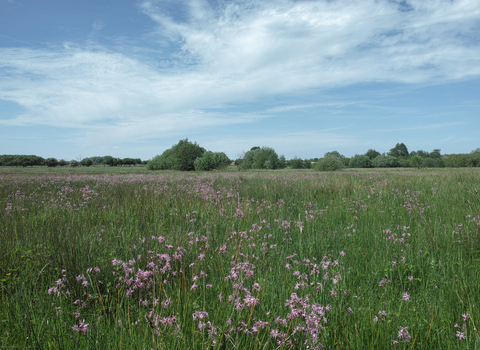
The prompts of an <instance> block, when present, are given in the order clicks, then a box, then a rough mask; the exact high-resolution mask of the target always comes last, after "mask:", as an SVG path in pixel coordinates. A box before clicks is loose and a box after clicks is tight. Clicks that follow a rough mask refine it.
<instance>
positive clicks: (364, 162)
mask: <svg viewBox="0 0 480 350" xmlns="http://www.w3.org/2000/svg"><path fill="white" fill-rule="evenodd" d="M348 165H349V167H350V168H371V167H373V165H372V161H371V160H370V158H368V156H366V155H361V154H356V155H355V156H354V157H352V158H350V162H349V163H348Z"/></svg>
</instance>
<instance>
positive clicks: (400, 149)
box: [388, 143, 408, 158]
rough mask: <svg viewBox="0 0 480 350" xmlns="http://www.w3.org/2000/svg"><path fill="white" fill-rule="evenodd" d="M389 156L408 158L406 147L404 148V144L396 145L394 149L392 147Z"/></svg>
mask: <svg viewBox="0 0 480 350" xmlns="http://www.w3.org/2000/svg"><path fill="white" fill-rule="evenodd" d="M388 155H389V156H392V157H397V158H398V157H404V158H406V157H408V149H407V146H405V144H404V143H397V144H396V145H395V147H393V148H392V149H391V150H390V151H389V152H388Z"/></svg>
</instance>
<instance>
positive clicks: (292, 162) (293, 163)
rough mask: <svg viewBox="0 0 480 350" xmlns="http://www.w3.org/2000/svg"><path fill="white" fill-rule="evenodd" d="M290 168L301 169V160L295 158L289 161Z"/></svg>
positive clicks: (302, 166)
mask: <svg viewBox="0 0 480 350" xmlns="http://www.w3.org/2000/svg"><path fill="white" fill-rule="evenodd" d="M290 168H292V169H303V168H304V165H303V160H302V158H297V156H295V157H294V158H293V159H292V160H290Z"/></svg>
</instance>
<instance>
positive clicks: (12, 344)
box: [0, 167, 480, 349]
mask: <svg viewBox="0 0 480 350" xmlns="http://www.w3.org/2000/svg"><path fill="white" fill-rule="evenodd" d="M104 170H107V168H104ZM104 170H102V169H101V168H98V169H93V168H92V169H75V170H74V171H66V170H65V171H61V170H55V171H44V170H43V171H41V169H40V168H33V169H20V168H17V169H16V170H15V169H13V170H12V169H8V170H5V169H1V170H0V298H1V303H0V348H2V349H3V348H6V349H8V348H38V349H210V348H212V349H323V348H325V349H480V328H479V326H480V307H479V305H480V287H479V286H480V171H479V170H478V169H449V170H446V169H430V170H417V169H408V170H407V169H390V170H381V171H377V170H362V171H351V170H344V171H340V172H334V173H322V172H315V171H308V170H300V171H256V172H253V171H252V172H213V173H180V172H149V171H147V170H146V169H145V168H136V169H135V170H134V168H133V167H132V168H131V169H130V171H127V170H122V172H115V171H109V172H107V171H104Z"/></svg>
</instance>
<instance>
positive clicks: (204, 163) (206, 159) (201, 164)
mask: <svg viewBox="0 0 480 350" xmlns="http://www.w3.org/2000/svg"><path fill="white" fill-rule="evenodd" d="M229 164H230V159H229V158H228V157H227V155H226V154H225V153H223V152H212V151H206V152H205V153H204V154H203V155H202V156H201V157H198V158H197V159H195V162H194V166H195V171H209V170H213V169H222V168H226V167H227V166H228V165H229Z"/></svg>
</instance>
